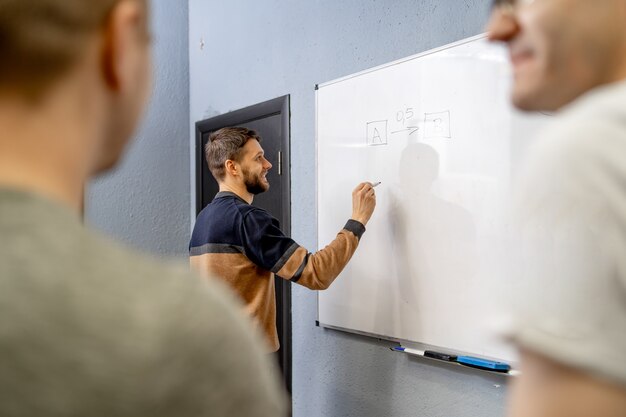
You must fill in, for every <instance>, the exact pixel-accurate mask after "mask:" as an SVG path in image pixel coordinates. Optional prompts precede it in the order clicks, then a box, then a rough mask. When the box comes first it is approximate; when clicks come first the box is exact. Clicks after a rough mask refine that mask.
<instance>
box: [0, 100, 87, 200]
mask: <svg viewBox="0 0 626 417" xmlns="http://www.w3.org/2000/svg"><path fill="white" fill-rule="evenodd" d="M81 107H82V108H81ZM87 107H88V106H87ZM90 114H93V113H92V112H91V111H90V109H89V108H84V106H83V103H82V99H76V97H73V96H72V95H71V94H56V93H52V97H50V99H46V100H44V101H42V102H41V103H40V104H37V105H33V104H29V103H25V102H20V101H19V100H18V99H16V98H13V97H10V96H4V95H2V96H0V126H2V128H1V129H0V187H7V188H12V189H18V190H24V191H28V192H33V193H36V194H40V195H42V196H45V197H48V198H50V199H53V200H56V201H59V202H61V203H63V204H65V205H67V206H69V207H71V208H72V209H73V210H76V211H77V212H79V211H80V210H81V208H82V205H83V187H84V184H85V181H86V180H87V177H88V175H89V166H90V163H91V162H92V161H91V158H90V155H89V151H88V150H89V149H90V146H92V144H91V141H92V140H93V139H92V138H91V137H90V135H93V132H91V131H90V130H89V129H88V128H87V126H89V120H88V119H89V115H90Z"/></svg>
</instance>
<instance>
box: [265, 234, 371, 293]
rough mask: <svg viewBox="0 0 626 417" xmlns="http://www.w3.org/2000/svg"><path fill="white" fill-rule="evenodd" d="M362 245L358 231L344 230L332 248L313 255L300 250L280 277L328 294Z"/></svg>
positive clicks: (279, 273)
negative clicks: (360, 244) (331, 285)
mask: <svg viewBox="0 0 626 417" xmlns="http://www.w3.org/2000/svg"><path fill="white" fill-rule="evenodd" d="M356 223H358V222H356ZM358 224H360V223H358ZM361 226H362V225H361ZM349 227H351V226H349ZM358 245H359V238H358V230H357V232H356V233H355V232H353V231H352V230H347V229H345V228H344V229H342V230H341V231H340V232H339V233H338V234H337V237H336V238H335V240H333V241H332V242H330V243H329V244H328V246H326V247H325V248H324V249H322V250H319V251H317V252H315V253H313V254H311V253H309V252H307V250H306V249H304V248H303V247H301V246H300V247H298V249H297V250H296V251H295V252H294V253H293V255H291V257H290V258H289V259H288V260H287V262H286V263H285V265H284V266H283V267H282V268H281V270H280V271H278V273H277V274H276V275H278V276H279V277H281V278H284V279H290V280H291V281H292V282H297V283H298V284H300V285H303V286H305V287H307V288H310V289H312V290H324V289H326V288H328V287H329V286H330V284H332V282H333V281H334V280H335V278H337V276H338V275H339V274H340V273H341V271H342V270H343V268H344V267H345V266H346V264H347V263H348V261H350V258H351V257H352V255H353V254H354V251H356V248H357V246H358Z"/></svg>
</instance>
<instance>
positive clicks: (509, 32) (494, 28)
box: [485, 7, 519, 42]
mask: <svg viewBox="0 0 626 417" xmlns="http://www.w3.org/2000/svg"><path fill="white" fill-rule="evenodd" d="M485 29H486V31H487V39H489V40H490V41H500V42H507V41H509V40H511V39H512V38H513V37H514V36H515V35H516V34H517V32H519V23H518V21H517V17H516V16H515V15H514V14H511V13H507V12H504V11H503V10H502V9H499V8H497V7H496V8H494V9H493V10H492V12H491V16H490V18H489V22H487V27H486V28H485Z"/></svg>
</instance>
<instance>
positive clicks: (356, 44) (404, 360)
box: [189, 0, 507, 417]
mask: <svg viewBox="0 0 626 417" xmlns="http://www.w3.org/2000/svg"><path fill="white" fill-rule="evenodd" d="M490 3H491V2H490V0H394V1H392V0H387V1H381V0H378V1H377V0H326V1H325V0H315V1H314V0H299V1H296V0H293V1H285V0H282V1H278V0H254V1H253V0H229V1H218V0H189V51H190V89H191V93H190V122H191V128H190V135H189V140H190V143H191V144H192V146H191V149H192V152H191V153H190V155H189V158H190V164H191V172H192V175H191V180H192V184H193V180H194V175H193V172H194V169H195V167H194V163H193V144H194V140H195V138H194V130H193V123H194V122H196V121H198V120H201V119H204V118H206V117H210V116H213V115H216V114H221V113H225V112H228V111H230V110H235V109H238V108H241V107H245V106H248V105H251V104H255V103H258V102H261V101H264V100H267V99H271V98H274V97H277V96H281V95H284V94H291V112H292V117H291V152H292V154H291V164H292V166H291V180H292V236H293V237H294V238H295V239H296V240H297V241H298V242H299V243H301V244H303V245H304V246H306V247H307V248H309V249H310V250H314V249H315V248H316V245H317V236H316V223H315V218H316V210H315V94H314V86H315V84H316V83H322V82H326V81H329V80H332V79H335V78H338V77H341V76H345V75H348V74H351V73H354V72H357V71H361V70H364V69H366V68H370V67H373V66H376V65H380V64H384V63H386V62H389V61H392V60H396V59H399V58H402V57H406V56H409V55H413V54H416V53H419V52H422V51H425V50H428V49H431V48H434V47H438V46H441V45H444V44H447V43H450V42H453V41H457V40H459V39H463V38H466V37H469V36H473V35H476V34H478V33H480V32H481V31H482V28H483V25H484V24H485V23H486V20H487V15H488V11H489V6H490ZM191 195H192V205H191V207H194V204H195V202H194V201H193V193H192V194H191ZM192 221H193V220H192ZM316 317H317V295H316V293H314V292H311V291H308V290H306V289H303V288H300V287H298V286H297V285H296V286H294V288H293V339H294V352H293V400H294V416H296V417H319V416H329V417H339V416H343V417H387V416H403V417H404V416H423V417H495V416H500V415H503V413H504V394H505V387H506V383H507V381H506V378H504V377H502V376H493V375H489V374H486V373H482V372H480V371H474V370H470V369H464V368H461V367H459V366H451V365H447V364H436V363H433V362H428V361H427V360H424V359H421V360H420V359H416V358H409V357H408V356H407V355H404V354H399V353H394V352H391V351H390V350H389V349H388V347H389V346H391V343H388V342H383V341H378V340H376V339H372V338H366V337H360V336H355V335H351V334H346V333H342V332H337V331H332V330H325V329H321V328H318V327H316V326H315V320H316Z"/></svg>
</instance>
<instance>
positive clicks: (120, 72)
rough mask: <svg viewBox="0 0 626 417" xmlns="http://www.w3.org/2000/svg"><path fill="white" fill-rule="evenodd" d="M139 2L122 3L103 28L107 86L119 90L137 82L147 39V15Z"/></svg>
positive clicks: (103, 58) (114, 8) (135, 0)
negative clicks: (141, 49) (141, 51)
mask: <svg viewBox="0 0 626 417" xmlns="http://www.w3.org/2000/svg"><path fill="white" fill-rule="evenodd" d="M145 12H146V11H145V10H144V8H143V6H142V5H141V4H140V3H139V2H138V1H137V0H121V1H119V2H118V3H117V4H116V5H115V6H114V7H113V9H112V10H111V13H110V14H109V16H108V18H107V20H106V22H105V25H104V27H103V48H102V68H103V74H104V80H105V82H106V84H107V85H108V86H109V87H110V88H111V89H113V90H115V91H119V90H120V89H122V88H124V86H126V85H128V84H129V83H132V82H133V77H134V76H135V75H136V74H137V68H136V66H137V65H140V64H141V63H140V62H139V60H140V57H141V56H142V55H141V53H140V50H139V49H138V48H140V47H141V42H145V39H146V36H147V33H146V32H147V29H146V16H145Z"/></svg>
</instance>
